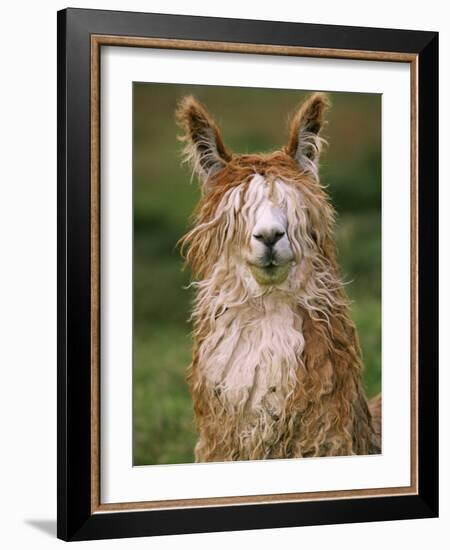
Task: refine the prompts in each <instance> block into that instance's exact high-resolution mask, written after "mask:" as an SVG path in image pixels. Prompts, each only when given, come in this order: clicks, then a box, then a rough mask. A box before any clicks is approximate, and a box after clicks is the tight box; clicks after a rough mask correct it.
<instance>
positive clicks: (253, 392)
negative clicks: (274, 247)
mask: <svg viewBox="0 0 450 550" xmlns="http://www.w3.org/2000/svg"><path fill="white" fill-rule="evenodd" d="M303 347H304V339H303V333H302V320H301V318H300V317H299V315H298V314H296V313H295V312H294V310H293V308H292V307H290V304H288V303H285V302H280V301H277V300H270V299H266V301H265V302H264V303H263V305H262V306H261V307H260V308H256V307H248V306H247V307H239V308H233V309H232V310H229V311H227V312H226V313H225V314H224V315H222V316H221V317H220V318H219V319H218V320H217V322H216V325H215V328H214V330H213V331H212V332H211V333H210V334H209V335H208V337H207V338H206V339H205V340H204V342H203V345H202V347H201V349H200V356H199V359H200V361H199V365H200V370H201V374H202V376H203V377H204V379H205V382H206V383H207V386H209V387H211V388H212V389H213V391H214V394H215V395H216V396H220V399H221V401H222V402H223V404H224V405H225V407H226V408H227V409H228V410H229V412H230V413H238V414H243V413H245V412H250V411H251V410H258V409H259V410H260V409H266V410H268V411H270V412H273V413H274V414H278V413H279V412H281V411H282V410H283V405H284V403H285V402H286V398H287V397H288V395H289V394H290V393H292V391H293V390H294V389H295V387H296V385H297V380H298V377H297V371H298V368H299V364H300V362H301V355H302V351H303Z"/></svg>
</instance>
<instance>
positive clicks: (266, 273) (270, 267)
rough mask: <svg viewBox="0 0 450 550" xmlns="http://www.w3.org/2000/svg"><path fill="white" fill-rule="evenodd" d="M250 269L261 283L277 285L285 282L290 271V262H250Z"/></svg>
mask: <svg viewBox="0 0 450 550" xmlns="http://www.w3.org/2000/svg"><path fill="white" fill-rule="evenodd" d="M249 268H250V271H251V273H252V275H253V277H254V279H255V280H256V282H257V283H258V284H260V285H276V284H281V283H283V282H284V281H285V280H286V278H287V276H288V273H289V270H290V263H289V262H288V263H285V264H283V265H277V264H274V263H273V262H270V263H268V264H266V265H255V264H249Z"/></svg>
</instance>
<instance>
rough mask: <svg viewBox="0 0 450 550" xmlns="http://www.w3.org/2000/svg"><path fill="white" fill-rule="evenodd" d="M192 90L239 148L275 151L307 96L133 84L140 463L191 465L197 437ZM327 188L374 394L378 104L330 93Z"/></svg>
mask: <svg viewBox="0 0 450 550" xmlns="http://www.w3.org/2000/svg"><path fill="white" fill-rule="evenodd" d="M185 94H194V95H195V96H196V97H198V98H199V99H200V100H201V101H203V102H204V103H205V104H206V105H207V107H208V109H209V110H210V111H211V113H212V114H213V116H214V117H215V118H216V120H217V121H218V122H219V124H220V126H221V128H222V132H223V135H224V139H225V142H226V144H227V145H228V147H229V148H231V149H232V150H233V151H235V152H240V153H252V152H262V151H270V150H273V149H279V148H280V147H281V146H282V145H283V144H284V143H285V140H286V135H287V120H288V115H289V113H291V112H292V110H293V109H294V108H295V106H296V105H297V104H298V103H299V102H300V101H301V100H302V99H303V98H304V97H305V95H306V94H305V93H303V92H299V91H293V90H271V89H251V88H228V87H212V86H191V85H189V86H184V85H173V84H170V85H161V84H147V83H135V84H134V87H133V187H134V189H133V191H134V304H133V305H134V366H133V462H134V464H135V465H144V464H168V463H182V462H192V461H193V447H194V444H195V440H196V435H195V430H194V425H193V421H192V404H191V400H190V396H189V392H188V388H187V386H186V383H185V379H184V377H185V370H186V367H187V365H188V364H189V361H190V350H191V340H190V326H189V324H188V323H187V318H188V315H189V310H190V303H191V300H192V294H191V292H190V291H188V290H185V289H184V288H183V287H185V286H186V285H187V284H188V283H189V272H188V271H185V272H182V270H181V268H182V261H181V259H180V255H179V251H178V249H177V248H176V246H175V245H176V242H177V241H178V239H179V238H180V237H181V236H182V235H183V234H184V232H185V231H186V229H187V227H188V225H187V224H188V217H189V215H190V214H191V212H192V210H193V208H194V206H195V204H196V202H197V200H198V198H199V191H198V187H197V185H196V182H195V181H194V182H192V183H189V182H190V171H189V169H188V168H187V167H186V166H181V165H180V144H179V142H178V141H177V139H176V135H177V133H178V130H177V127H176V125H175V120H174V110H175V106H176V104H177V101H178V100H179V99H180V98H181V97H183V96H184V95H185ZM330 98H331V101H332V109H331V110H330V112H329V116H328V120H329V124H328V125H327V127H326V129H325V136H326V137H327V139H328V141H329V146H328V147H327V149H326V150H325V151H324V153H323V155H322V162H321V180H322V182H323V183H325V184H326V185H328V186H329V187H328V191H329V193H330V195H331V197H332V200H333V203H334V206H335V207H336V209H337V212H338V225H337V232H336V240H337V245H338V255H339V262H340V265H341V267H342V270H343V273H344V276H345V278H346V279H347V280H350V281H352V282H351V284H349V285H348V286H347V290H348V293H349V295H350V298H351V300H352V306H351V315H352V318H353V320H354V321H355V323H356V325H357V328H358V331H359V336H360V341H361V345H362V349H363V359H364V384H365V388H366V391H367V394H368V396H369V397H370V396H373V395H374V394H376V393H377V392H379V391H380V389H381V96H379V95H374V94H353V93H332V94H330Z"/></svg>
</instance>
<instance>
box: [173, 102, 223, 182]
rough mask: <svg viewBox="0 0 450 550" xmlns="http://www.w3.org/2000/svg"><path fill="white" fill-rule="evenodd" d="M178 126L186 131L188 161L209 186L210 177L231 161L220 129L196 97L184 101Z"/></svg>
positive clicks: (185, 148) (186, 157)
mask: <svg viewBox="0 0 450 550" xmlns="http://www.w3.org/2000/svg"><path fill="white" fill-rule="evenodd" d="M176 119H177V123H178V126H179V127H180V128H181V130H182V131H183V134H182V135H181V136H179V139H180V140H181V141H182V142H184V150H183V154H184V160H185V161H187V162H189V163H190V164H191V166H192V168H193V170H194V172H195V173H196V174H197V175H198V176H199V177H200V180H201V181H202V183H203V184H206V183H207V181H208V179H209V178H210V176H212V175H214V174H216V173H217V172H218V171H219V170H221V169H222V168H223V167H224V166H225V165H226V163H227V162H228V161H229V160H230V159H231V155H230V154H229V153H228V151H227V150H226V149H225V145H224V144H223V141H222V136H221V134H220V130H219V127H218V126H217V124H216V123H215V122H214V119H213V118H212V116H211V115H210V114H209V113H208V111H207V110H206V109H205V107H204V106H203V105H202V104H201V103H200V102H199V101H197V100H196V99H195V98H194V97H192V96H186V97H184V98H183V99H182V100H181V101H180V103H179V104H178V108H177V111H176Z"/></svg>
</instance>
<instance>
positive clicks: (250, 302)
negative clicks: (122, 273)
mask: <svg viewBox="0 0 450 550" xmlns="http://www.w3.org/2000/svg"><path fill="white" fill-rule="evenodd" d="M328 107H329V102H328V99H327V97H326V96H325V95H324V94H320V93H318V94H313V95H312V96H311V97H310V98H309V99H308V100H307V101H306V102H305V103H304V104H303V105H302V106H300V108H299V109H298V110H297V111H296V113H295V114H294V116H293V117H292V120H291V124H290V132H289V139H288V144H287V146H286V147H285V148H284V149H283V150H282V151H276V152H274V153H270V154H260V155H234V154H231V153H229V152H228V151H227V149H226V148H225V145H224V144H223V141H222V137H221V134H220V131H219V129H218V126H217V124H216V123H215V122H214V120H213V119H212V117H211V115H209V113H208V112H207V111H206V109H205V108H204V107H203V106H202V105H201V104H200V103H199V102H197V101H196V100H195V99H194V98H192V97H187V98H185V99H183V100H182V101H181V103H180V105H179V108H178V110H177V120H178V123H179V125H180V128H181V129H182V132H183V135H182V136H181V140H182V141H183V143H184V157H185V159H186V160H188V161H189V162H190V163H191V165H192V167H193V170H194V172H195V173H196V174H197V176H198V177H199V179H200V181H201V184H202V189H203V194H202V198H201V200H200V202H199V204H198V206H197V209H196V211H195V212H194V214H193V217H192V229H191V230H190V231H189V232H188V233H187V234H186V235H185V236H184V237H183V238H182V239H181V241H180V246H181V250H182V253H183V254H184V256H185V259H186V263H187V264H188V265H189V266H190V267H191V269H192V273H193V278H194V282H193V283H192V284H193V286H194V287H196V297H195V300H194V305H193V311H192V316H191V320H192V322H193V357H192V363H191V365H190V367H189V369H188V374H187V380H188V383H189V387H190V391H191V395H192V399H193V406H194V413H195V420H196V425H197V429H198V432H199V440H198V443H197V445H196V449H195V455H196V460H197V461H201V462H203V461H223V460H246V459H267V458H295V457H312V456H339V455H341V456H343V455H354V454H376V453H379V452H380V450H381V399H380V398H379V399H378V400H376V401H375V402H374V403H372V405H371V410H372V413H373V415H374V421H376V425H375V426H374V423H373V422H372V414H371V411H370V410H369V405H368V402H367V399H366V396H365V394H364V390H363V387H362V380H361V370H362V362H361V350H360V346H359V342H358V337H357V333H356V329H355V326H354V324H353V322H352V321H351V319H350V316H349V303H348V298H347V295H346V292H345V288H344V284H343V282H342V277H341V274H340V270H339V268H338V265H337V262H336V254H335V243H334V240H333V231H334V223H335V212H334V210H333V208H332V206H331V203H330V200H329V197H328V195H327V193H326V191H325V189H324V188H323V187H322V186H321V184H320V182H319V179H318V158H319V154H320V149H321V146H322V143H323V139H322V137H321V136H320V135H319V134H320V131H321V129H322V127H323V125H324V116H325V112H326V110H327V109H328ZM267 198H270V200H271V201H273V202H275V203H276V204H278V205H279V206H281V207H283V208H284V210H285V212H286V215H287V219H288V237H289V241H290V243H291V246H292V249H293V252H294V255H295V258H296V263H295V265H293V267H292V268H291V271H290V274H289V278H288V282H287V284H286V285H284V286H283V287H282V288H277V287H276V286H275V287H268V288H259V287H258V286H257V285H255V283H254V281H253V280H252V278H251V275H250V274H249V272H248V269H246V267H245V265H244V264H243V262H242V255H241V252H242V251H243V250H244V249H245V248H246V247H248V246H249V234H250V233H251V228H252V224H253V223H254V217H255V212H256V209H257V208H258V205H259V204H260V203H261V201H263V200H266V199H267Z"/></svg>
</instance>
